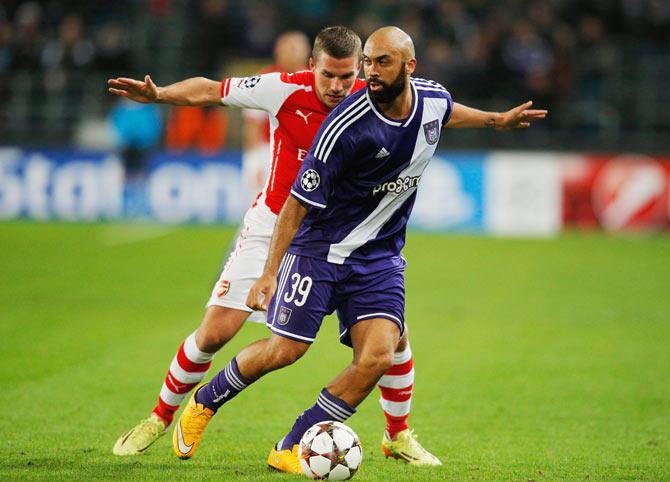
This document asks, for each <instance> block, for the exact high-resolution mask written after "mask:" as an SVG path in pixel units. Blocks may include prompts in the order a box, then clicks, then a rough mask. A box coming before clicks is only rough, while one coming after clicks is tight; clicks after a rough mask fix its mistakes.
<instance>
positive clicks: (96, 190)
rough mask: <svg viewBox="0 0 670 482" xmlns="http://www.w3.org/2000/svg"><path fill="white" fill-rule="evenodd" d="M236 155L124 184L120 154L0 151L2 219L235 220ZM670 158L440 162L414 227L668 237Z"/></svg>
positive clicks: (175, 162) (194, 158) (158, 157)
mask: <svg viewBox="0 0 670 482" xmlns="http://www.w3.org/2000/svg"><path fill="white" fill-rule="evenodd" d="M240 164H241V155H240V153H239V152H225V153H222V154H218V155H215V156H203V155H201V154H197V153H182V154H178V155H177V154H170V153H167V152H156V153H153V154H151V155H150V156H149V158H148V161H147V169H146V172H144V173H142V174H138V175H134V176H126V175H125V173H124V169H123V163H122V161H121V157H120V155H119V154H118V153H116V152H113V151H105V152H87V151H79V150H77V151H73V150H28V149H21V148H0V219H17V218H30V219H37V220H51V219H53V220H67V221H97V220H108V219H143V220H150V221H157V222H163V223H227V224H237V223H239V222H240V219H241V218H242V215H243V213H244V211H245V210H246V208H247V206H248V199H249V194H248V193H246V192H245V190H244V183H243V182H242V178H241V168H240ZM669 178H670V158H651V157H647V156H641V155H619V156H590V155H566V154H555V153H546V152H475V153H459V152H447V151H442V152H438V154H437V155H436V156H435V159H434V160H433V161H432V162H431V164H430V165H429V166H428V168H427V169H426V171H425V172H424V174H423V176H422V178H421V181H420V185H421V189H419V194H418V196H417V200H416V203H415V206H414V213H413V215H412V227H413V228H415V229H421V230H426V231H459V232H475V233H477V232H480V233H489V234H494V235H500V236H550V235H553V234H555V233H557V232H559V231H560V229H562V227H564V226H578V227H589V228H591V227H593V228H600V227H602V228H604V229H607V230H610V231H622V230H623V231H625V230H638V231H639V230H652V231H653V230H658V229H663V228H668V227H669V226H670V222H669V212H670V199H669V195H668V184H669V182H668V179H669Z"/></svg>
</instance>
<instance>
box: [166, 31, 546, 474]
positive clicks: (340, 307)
mask: <svg viewBox="0 0 670 482" xmlns="http://www.w3.org/2000/svg"><path fill="white" fill-rule="evenodd" d="M363 65H364V69H365V76H366V78H367V81H368V87H367V88H366V89H364V90H360V91H358V92H356V93H354V94H352V95H351V96H350V97H349V98H347V99H346V100H345V101H343V102H342V103H341V104H340V105H339V106H338V107H336V108H335V109H334V110H333V111H332V112H331V113H330V115H329V116H328V117H327V119H326V120H325V122H324V123H323V124H322V125H321V127H320V129H319V131H318V133H317V136H316V138H315V140H314V143H313V144H312V147H311V149H310V150H309V153H308V155H307V156H306V157H305V159H304V161H303V164H302V167H301V170H300V174H299V175H298V177H297V178H296V181H295V183H294V184H293V188H292V190H291V196H289V197H288V199H287V200H286V203H285V204H284V207H283V208H282V211H281V213H280V215H279V218H278V221H277V224H276V226H275V229H274V234H273V238H272V244H271V247H270V253H269V256H268V259H267V262H266V265H265V271H264V273H263V275H262V276H261V277H260V278H259V279H258V281H257V282H256V283H255V284H254V285H253V286H252V288H251V290H250V291H249V296H248V298H247V305H248V306H249V307H251V308H253V309H264V310H265V309H267V310H268V327H269V328H270V330H271V331H272V335H271V336H270V338H267V339H264V340H259V341H257V342H255V343H253V344H251V345H249V346H248V347H246V348H245V349H243V350H242V351H241V352H240V353H239V354H238V355H237V356H236V357H234V358H233V359H232V360H231V361H230V363H229V364H228V365H227V366H226V368H225V369H224V370H223V371H221V372H220V373H219V374H218V375H217V376H216V377H215V378H214V379H213V380H212V381H211V382H210V383H208V384H206V385H204V386H202V387H201V388H200V389H198V390H197V391H196V392H195V393H194V395H193V397H192V398H191V399H190V401H189V403H188V404H187V406H186V408H185V409H184V413H183V414H182V415H181V417H180V419H179V421H178V422H177V424H176V427H175V432H174V436H173V446H174V450H175V453H176V454H177V455H178V456H180V457H182V458H188V457H191V456H192V455H193V453H194V452H195V450H196V449H197V448H198V445H199V443H200V440H201V437H202V434H203V432H204V429H205V427H206V426H207V424H208V422H209V420H210V419H211V417H212V416H213V415H214V414H215V413H216V411H217V410H218V409H219V408H220V407H221V406H222V405H223V404H224V403H226V402H228V401H229V400H231V399H232V398H233V397H235V396H236V395H237V394H238V393H239V392H241V391H242V390H243V389H245V388H246V387H247V386H249V385H250V384H251V383H253V382H254V381H256V380H258V379H259V378H260V377H262V376H263V375H265V374H266V373H268V372H270V371H273V370H276V369H278V368H281V367H284V366H286V365H289V364H291V363H293V362H294V361H295V360H297V359H298V358H300V357H301V356H302V355H303V354H304V353H305V352H306V351H307V349H308V348H309V346H310V344H311V343H312V342H313V341H314V339H315V337H316V334H317V332H318V330H319V328H320V326H321V322H322V320H323V318H324V317H325V316H326V315H327V314H329V313H332V312H333V311H337V314H338V318H339V320H340V340H341V341H342V342H343V343H345V344H347V345H349V346H351V347H352V348H353V350H354V359H353V362H352V363H351V364H350V365H349V366H347V367H346V368H345V369H344V370H343V371H342V372H341V373H340V374H339V375H338V376H337V377H335V378H334V379H333V380H332V381H331V382H330V383H328V385H327V386H326V387H325V388H324V389H323V390H322V391H321V393H320V394H319V396H318V398H317V401H316V403H315V404H314V406H312V407H311V408H309V409H307V410H305V411H304V412H303V413H302V414H301V415H300V416H299V417H298V418H297V420H296V421H295V424H294V425H293V427H292V428H291V430H290V432H289V433H288V434H287V435H286V436H285V437H284V438H283V439H282V440H281V441H280V442H279V443H278V444H277V445H276V446H275V447H274V448H273V449H272V451H271V452H270V456H269V458H268V463H269V465H270V466H272V467H274V468H277V469H279V470H283V471H286V472H295V473H300V472H302V471H301V469H300V465H299V463H298V460H297V444H298V441H299V440H300V438H301V437H302V435H303V433H304V432H305V431H306V430H307V429H308V428H309V427H310V426H312V425H313V424H315V423H317V422H320V421H324V420H338V421H344V420H346V419H347V418H349V417H350V416H351V415H353V414H354V412H355V411H356V407H357V406H358V405H359V404H360V403H361V402H362V401H363V400H364V399H365V397H366V396H367V395H368V394H369V393H370V391H371V390H372V389H373V388H374V386H375V384H377V382H378V380H379V379H380V377H382V375H384V373H385V372H386V371H387V370H388V369H389V367H391V366H392V365H393V361H394V354H395V353H397V352H400V351H402V350H403V349H404V348H405V347H406V345H407V335H406V332H405V325H404V308H405V289H404V270H405V264H406V262H405V260H404V258H403V257H402V255H401V250H402V248H403V246H404V243H405V231H406V227H407V220H408V218H409V215H410V213H411V210H412V206H413V204H414V200H415V197H416V190H417V186H418V184H419V181H420V179H421V175H422V173H423V170H424V169H425V167H426V166H427V164H428V162H429V161H430V159H431V158H432V156H433V153H434V151H435V148H436V146H437V142H438V140H439V136H440V133H441V131H442V129H443V128H444V127H493V128H495V129H498V130H508V129H514V128H526V127H529V126H530V124H531V122H533V121H535V120H539V119H542V118H544V117H545V116H546V114H547V112H546V111H544V110H530V109H529V108H530V107H531V105H532V103H531V102H527V103H525V104H522V105H520V106H518V107H515V108H514V109H511V110H509V111H507V112H504V113H495V112H484V111H480V110H477V109H472V108H469V107H466V106H463V105H460V104H456V103H454V102H453V101H452V98H451V95H450V94H449V92H448V91H447V90H446V89H445V88H444V87H442V86H441V85H440V84H438V83H437V82H433V81H431V80H423V79H417V78H412V77H411V75H412V73H413V72H414V69H415V66H416V59H415V58H414V46H413V43H412V40H411V38H410V37H409V36H408V35H407V34H406V33H405V32H403V31H402V30H400V29H398V28H396V27H385V28H382V29H379V30H377V31H376V32H374V33H373V34H372V35H371V36H370V38H369V39H368V40H367V42H366V44H365V48H364V52H363ZM393 444H394V441H392V440H391V441H387V440H384V441H383V447H385V452H387V451H388V452H387V453H389V454H390V455H394V454H393V451H394V445H393Z"/></svg>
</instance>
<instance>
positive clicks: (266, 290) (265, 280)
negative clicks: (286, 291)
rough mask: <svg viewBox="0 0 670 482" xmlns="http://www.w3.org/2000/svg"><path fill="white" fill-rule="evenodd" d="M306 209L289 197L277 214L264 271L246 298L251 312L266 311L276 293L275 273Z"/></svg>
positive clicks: (303, 217)
mask: <svg viewBox="0 0 670 482" xmlns="http://www.w3.org/2000/svg"><path fill="white" fill-rule="evenodd" d="M306 214H307V208H306V207H305V206H303V205H302V204H300V203H299V202H298V201H297V200H296V199H295V198H294V197H293V196H289V197H288V198H287V199H286V202H285V203H284V207H283V208H282V210H281V212H280V213H279V217H278V218H277V224H275V229H274V233H273V234H272V243H271V244H270V252H269V253H268V259H267V261H266V262H265V269H264V270H263V274H262V275H261V277H260V278H258V280H257V281H256V282H255V283H254V285H253V286H252V287H251V289H250V290H249V295H248V296H247V306H248V307H249V308H251V309H253V310H267V309H268V305H269V304H270V300H271V299H272V297H273V296H274V295H275V291H277V273H278V272H279V265H280V264H281V260H282V259H283V258H284V255H285V254H286V250H287V249H288V247H289V246H290V245H291V242H292V241H293V238H294V237H295V233H297V232H298V228H299V227H300V225H301V224H302V220H303V219H305V215H306ZM261 295H263V298H262V299H261Z"/></svg>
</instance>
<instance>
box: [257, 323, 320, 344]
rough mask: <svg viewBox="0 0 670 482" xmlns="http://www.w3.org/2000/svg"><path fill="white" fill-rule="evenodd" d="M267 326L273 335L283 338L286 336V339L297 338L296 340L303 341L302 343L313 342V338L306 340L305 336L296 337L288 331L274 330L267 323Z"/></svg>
mask: <svg viewBox="0 0 670 482" xmlns="http://www.w3.org/2000/svg"><path fill="white" fill-rule="evenodd" d="M267 326H268V328H270V330H272V331H273V332H274V333H277V334H279V335H284V336H287V337H288V338H297V339H298V340H303V341H306V342H308V343H312V342H314V338H308V337H306V336H302V335H296V334H294V333H291V332H289V331H284V330H280V329H279V328H275V327H274V326H272V325H271V324H269V323H267Z"/></svg>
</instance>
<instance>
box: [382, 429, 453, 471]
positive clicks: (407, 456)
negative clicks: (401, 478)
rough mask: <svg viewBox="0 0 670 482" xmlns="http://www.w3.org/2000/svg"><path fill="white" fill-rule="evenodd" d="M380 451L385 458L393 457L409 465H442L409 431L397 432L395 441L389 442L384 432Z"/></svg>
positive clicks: (411, 431) (412, 432)
mask: <svg viewBox="0 0 670 482" xmlns="http://www.w3.org/2000/svg"><path fill="white" fill-rule="evenodd" d="M382 451H383V452H384V455H385V456H386V457H393V458H394V459H398V460H402V461H404V462H407V463H408V464H410V465H442V462H440V459H438V458H437V457H435V456H434V455H433V454H431V453H430V452H428V451H427V450H426V449H424V448H423V447H422V446H421V444H420V443H419V441H418V440H417V436H416V435H414V431H413V430H410V429H406V430H403V431H402V432H398V433H397V434H396V437H395V440H391V439H390V438H389V436H388V434H387V433H386V432H384V438H382Z"/></svg>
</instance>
